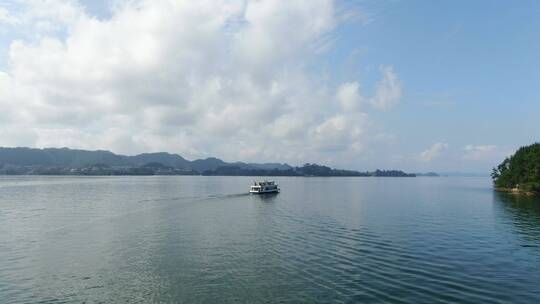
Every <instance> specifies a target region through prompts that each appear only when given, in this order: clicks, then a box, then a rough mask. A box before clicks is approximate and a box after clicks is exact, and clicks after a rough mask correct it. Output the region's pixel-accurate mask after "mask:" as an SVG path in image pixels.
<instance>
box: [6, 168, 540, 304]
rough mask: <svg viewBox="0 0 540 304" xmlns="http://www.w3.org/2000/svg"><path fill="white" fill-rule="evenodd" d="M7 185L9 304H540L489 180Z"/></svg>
mask: <svg viewBox="0 0 540 304" xmlns="http://www.w3.org/2000/svg"><path fill="white" fill-rule="evenodd" d="M253 179H254V178H252V177H202V176H149V177H67V176H66V177H9V176H4V177H0V302H1V303H81V302H86V303H95V302H119V303H120V302H122V303H148V302H161V303H381V302H384V303H540V201H539V200H538V199H535V198H526V197H522V198H518V197H513V196H511V195H504V194H498V193H494V192H493V190H492V188H491V181H490V180H489V179H488V178H446V177H441V178H427V177H425V178H424V177H418V178H373V177H354V178H318V177H317V178H315V177H314V178H303V177H279V178H275V180H276V182H278V183H279V185H280V188H281V189H282V192H281V193H280V194H277V195H265V196H258V195H249V194H246V193H247V191H248V190H249V185H250V184H251V183H252V182H253Z"/></svg>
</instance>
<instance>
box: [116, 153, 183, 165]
mask: <svg viewBox="0 0 540 304" xmlns="http://www.w3.org/2000/svg"><path fill="white" fill-rule="evenodd" d="M126 159H127V160H128V162H129V163H130V164H134V165H138V166H141V165H144V164H148V163H161V164H162V165H165V166H168V167H172V168H177V169H189V168H190V165H191V163H192V162H190V161H189V160H186V159H185V158H183V157H182V156H180V155H178V154H170V153H166V152H158V153H143V154H139V155H135V156H126Z"/></svg>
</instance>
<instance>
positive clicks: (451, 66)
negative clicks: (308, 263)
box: [0, 0, 540, 173]
mask: <svg viewBox="0 0 540 304" xmlns="http://www.w3.org/2000/svg"><path fill="white" fill-rule="evenodd" d="M539 15H540V2H539V1H528V0H522V1H497V0H485V1H483V0H476V1H460V0H455V1H428V0H425V1H419V0H408V1H403V0H377V1H374V0H373V1H364V0H358V1H352V0H289V1H281V0H259V1H255V0H253V1H249V0H211V1H210V0H199V1H187V0H186V1H181V0H176V1H173V0H169V1H168V0H163V1H150V0H111V1H106V0H99V1H96V0H93V1H89V0H80V1H76V0H65V1H60V0H42V1H38V0H0V146H7V147H13V146H28V147H38V148H43V147H70V148H81V149H92V150H93V149H106V150H111V151H113V152H116V153H122V154H128V155H133V154H137V153H141V152H157V151H167V152H171V153H178V154H180V155H182V156H184V157H185V158H187V159H196V158H206V157H210V156H215V157H218V158H221V159H224V160H226V161H249V162H280V163H289V164H292V165H300V164H303V163H306V162H310V163H321V164H327V165H331V166H334V167H338V168H350V169H357V170H374V169H377V168H380V169H401V170H406V171H409V172H421V171H439V172H441V171H442V172H444V171H460V172H476V173H488V172H489V171H490V169H491V168H492V167H493V166H495V165H497V164H498V163H499V162H500V161H501V160H502V159H503V158H504V157H506V156H508V155H511V154H512V153H513V152H514V151H515V150H516V149H517V148H518V147H520V146H523V145H528V144H531V143H534V142H536V141H539V138H540V123H539V121H540V97H539V94H538V91H539V89H540V18H539V17H538V16H539Z"/></svg>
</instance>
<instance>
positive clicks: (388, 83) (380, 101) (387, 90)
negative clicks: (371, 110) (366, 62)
mask: <svg viewBox="0 0 540 304" xmlns="http://www.w3.org/2000/svg"><path fill="white" fill-rule="evenodd" d="M379 70H380V71H381V73H382V75H383V78H382V79H381V80H380V81H379V82H378V83H377V87H376V91H375V96H373V97H372V98H371V99H370V102H371V104H372V105H373V106H374V107H377V108H379V109H382V110H388V109H391V108H393V107H395V106H396V105H397V104H398V103H399V101H400V99H401V95H402V94H403V92H402V90H403V85H402V83H401V81H400V80H399V78H398V77H397V75H396V73H395V72H394V68H393V67H392V66H381V67H380V68H379Z"/></svg>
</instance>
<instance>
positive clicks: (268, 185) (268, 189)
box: [249, 181, 279, 194]
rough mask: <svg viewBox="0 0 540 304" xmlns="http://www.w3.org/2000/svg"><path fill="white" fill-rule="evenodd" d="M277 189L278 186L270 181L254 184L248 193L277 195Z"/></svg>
mask: <svg viewBox="0 0 540 304" xmlns="http://www.w3.org/2000/svg"><path fill="white" fill-rule="evenodd" d="M278 192H279V188H278V185H277V184H276V183H275V182H273V181H271V182H269V181H264V182H254V183H253V185H252V186H251V188H250V189H249V193H255V194H260V193H278Z"/></svg>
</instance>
